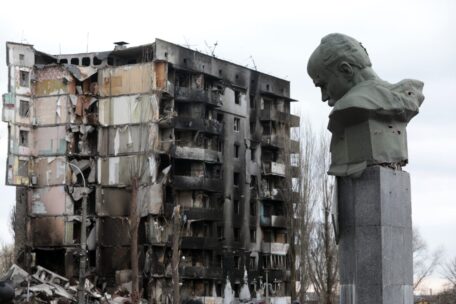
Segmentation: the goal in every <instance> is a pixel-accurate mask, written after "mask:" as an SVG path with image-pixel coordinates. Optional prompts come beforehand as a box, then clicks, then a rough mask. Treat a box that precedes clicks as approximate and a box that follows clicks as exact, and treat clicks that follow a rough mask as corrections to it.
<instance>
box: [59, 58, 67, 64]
mask: <svg viewBox="0 0 456 304" xmlns="http://www.w3.org/2000/svg"><path fill="white" fill-rule="evenodd" d="M59 63H68V59H66V58H62V59H60V60H59Z"/></svg>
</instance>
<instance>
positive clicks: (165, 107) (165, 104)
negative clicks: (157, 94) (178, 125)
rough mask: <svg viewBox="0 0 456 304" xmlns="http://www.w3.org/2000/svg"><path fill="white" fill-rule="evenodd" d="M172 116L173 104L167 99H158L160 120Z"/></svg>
mask: <svg viewBox="0 0 456 304" xmlns="http://www.w3.org/2000/svg"><path fill="white" fill-rule="evenodd" d="M172 115H173V102H172V101H171V100H169V99H163V98H162V99H160V108H159V116H160V119H166V118H169V117H172Z"/></svg>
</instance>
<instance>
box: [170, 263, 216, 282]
mask: <svg viewBox="0 0 456 304" xmlns="http://www.w3.org/2000/svg"><path fill="white" fill-rule="evenodd" d="M179 273H180V275H181V277H182V278H190V279H191V278H204V279H221V278H223V269H222V268H221V267H215V266H214V267H204V266H184V265H180V266H179Z"/></svg>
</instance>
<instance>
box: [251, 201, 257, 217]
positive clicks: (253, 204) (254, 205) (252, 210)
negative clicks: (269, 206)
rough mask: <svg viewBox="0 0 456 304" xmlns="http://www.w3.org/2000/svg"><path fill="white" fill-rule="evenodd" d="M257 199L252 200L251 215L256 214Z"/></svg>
mask: <svg viewBox="0 0 456 304" xmlns="http://www.w3.org/2000/svg"><path fill="white" fill-rule="evenodd" d="M256 206H257V205H256V200H254V199H253V200H250V216H255V215H256Z"/></svg>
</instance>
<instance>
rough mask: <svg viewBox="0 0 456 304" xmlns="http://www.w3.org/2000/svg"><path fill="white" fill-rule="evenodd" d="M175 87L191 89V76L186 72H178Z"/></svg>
mask: <svg viewBox="0 0 456 304" xmlns="http://www.w3.org/2000/svg"><path fill="white" fill-rule="evenodd" d="M175 86H176V87H178V88H189V87H190V74H188V73H185V72H181V71H179V72H177V71H176V76H175Z"/></svg>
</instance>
